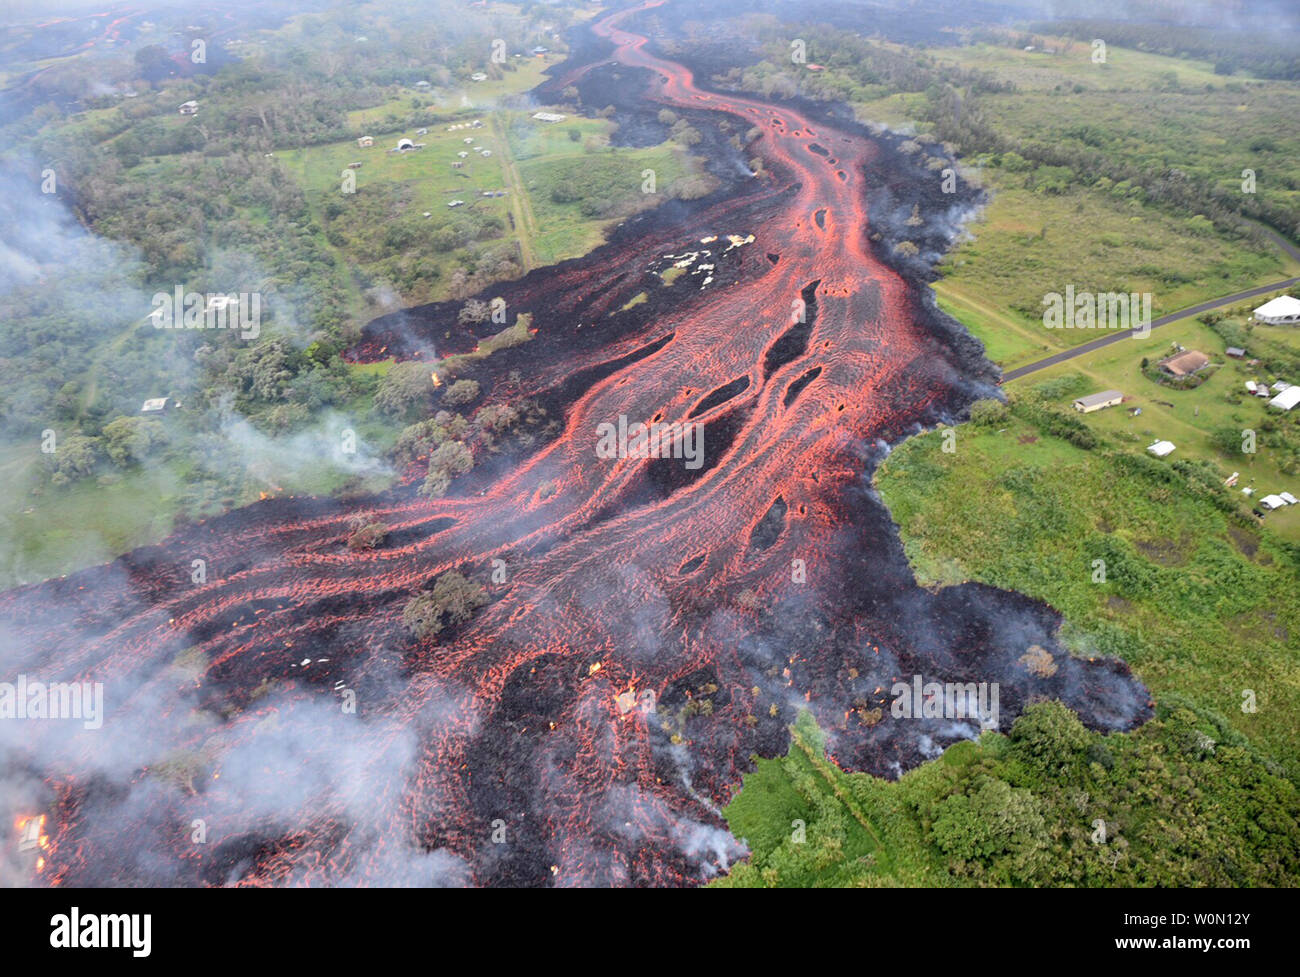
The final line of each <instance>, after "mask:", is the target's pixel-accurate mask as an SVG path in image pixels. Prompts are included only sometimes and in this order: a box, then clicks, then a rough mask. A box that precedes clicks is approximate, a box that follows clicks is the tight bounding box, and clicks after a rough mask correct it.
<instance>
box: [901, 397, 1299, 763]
mask: <svg viewBox="0 0 1300 977" xmlns="http://www.w3.org/2000/svg"><path fill="white" fill-rule="evenodd" d="M1102 413H1106V412H1102ZM1111 414H1112V417H1111V418H1108V419H1107V423H1114V424H1123V423H1124V419H1123V416H1122V415H1121V414H1120V413H1119V411H1118V409H1115V408H1112V409H1111ZM1139 422H1140V421H1139ZM1114 440H1115V442H1117V443H1116V444H1115V445H1113V446H1112V445H1108V444H1103V445H1101V446H1099V447H1097V448H1094V449H1092V450H1090V451H1085V450H1082V449H1079V448H1076V447H1074V446H1072V445H1069V444H1066V443H1065V442H1063V441H1061V440H1059V439H1057V438H1054V437H1051V436H1049V435H1045V434H1043V432H1042V431H1041V430H1039V429H1038V428H1037V427H1035V426H1034V425H1033V424H1031V423H1029V422H1027V421H1025V420H1022V419H1020V418H1019V417H1014V416H1013V417H1011V418H1009V419H1008V420H1006V421H1005V422H1002V423H999V424H998V425H997V428H996V429H994V428H991V427H990V428H985V427H979V426H975V425H969V424H968V425H965V426H963V427H962V428H960V429H959V430H958V435H957V451H956V452H955V453H953V454H944V453H943V452H942V451H941V450H940V437H939V435H938V434H937V433H935V432H930V433H927V434H922V435H920V436H918V437H916V438H914V439H912V440H911V441H908V442H907V443H905V444H904V445H903V446H901V447H900V448H899V449H898V450H896V451H895V452H894V453H893V454H892V455H891V456H890V458H889V459H888V460H887V462H886V463H885V464H884V465H882V466H881V469H880V471H879V473H878V475H877V479H876V481H877V485H878V487H879V488H880V491H881V494H882V496H883V497H884V499H885V502H886V503H887V504H888V505H889V507H890V511H891V512H892V513H893V516H894V520H895V522H897V524H898V525H899V527H900V531H901V533H902V537H903V541H904V547H905V549H906V552H907V554H908V557H909V559H910V560H911V562H912V564H913V567H914V569H915V570H916V573H917V576H918V579H919V580H920V581H921V582H922V583H923V584H936V583H937V584H952V583H956V582H958V581H961V580H966V579H974V580H981V581H984V582H986V583H990V584H993V585H995V586H999V587H1005V588H1008V589H1012V590H1017V591H1021V592H1023V593H1027V594H1029V595H1031V596H1033V597H1037V598H1039V599H1041V600H1044V601H1046V602H1047V603H1049V604H1051V605H1052V606H1053V607H1055V608H1057V609H1059V610H1060V611H1061V612H1062V613H1063V614H1064V615H1065V617H1066V620H1067V622H1068V625H1069V634H1070V636H1071V643H1072V644H1073V646H1074V647H1075V648H1076V650H1078V651H1079V652H1082V653H1093V654H1095V653H1097V652H1103V653H1107V654H1119V655H1121V656H1122V657H1123V658H1124V659H1125V660H1127V661H1128V662H1129V663H1130V664H1131V665H1132V666H1133V668H1134V670H1135V671H1136V672H1137V674H1138V675H1139V676H1140V677H1141V678H1142V679H1143V681H1145V682H1147V683H1148V685H1149V686H1150V687H1151V689H1152V690H1153V691H1154V692H1155V693H1156V694H1157V697H1159V696H1160V695H1161V694H1162V693H1166V692H1172V693H1178V694H1182V695H1185V696H1187V697H1189V698H1190V699H1191V700H1192V701H1194V702H1195V703H1196V704H1197V705H1199V706H1201V707H1203V708H1205V709H1209V710H1212V711H1214V712H1216V713H1220V714H1223V715H1225V716H1228V717H1229V721H1230V722H1231V723H1232V724H1233V726H1234V728H1236V729H1238V730H1239V731H1240V732H1241V733H1242V734H1244V735H1247V736H1249V737H1251V738H1252V739H1253V740H1254V741H1255V742H1257V743H1259V744H1261V745H1262V746H1263V747H1264V748H1265V749H1266V750H1267V751H1268V752H1269V753H1270V755H1272V756H1273V757H1274V758H1275V759H1277V760H1278V761H1279V762H1281V763H1284V764H1287V765H1288V767H1289V768H1290V769H1291V771H1292V773H1293V774H1294V773H1296V772H1297V771H1300V766H1298V765H1297V763H1298V761H1297V759H1296V758H1297V757H1300V731H1297V728H1296V725H1295V723H1294V721H1293V720H1294V716H1295V715H1296V713H1297V709H1300V662H1297V660H1296V658H1295V655H1294V653H1293V646H1294V635H1296V634H1297V633H1300V630H1298V629H1300V598H1297V596H1296V592H1295V580H1296V565H1295V557H1294V556H1293V555H1288V554H1287V553H1286V552H1285V551H1284V550H1283V549H1282V548H1281V545H1280V541H1279V540H1278V539H1277V538H1276V537H1275V536H1274V535H1273V533H1272V532H1271V531H1268V530H1260V529H1258V528H1256V527H1253V526H1251V525H1250V524H1249V522H1246V521H1241V520H1238V519H1234V518H1232V517H1231V516H1229V515H1228V514H1227V513H1225V512H1224V511H1222V510H1221V509H1220V508H1218V507H1217V506H1216V505H1215V504H1213V502H1212V501H1211V499H1210V498H1209V496H1210V495H1213V494H1214V493H1215V492H1216V491H1222V490H1219V489H1218V488H1217V484H1216V485H1215V487H1214V488H1208V487H1207V488H1196V487H1194V486H1191V485H1189V483H1188V481H1187V479H1186V478H1185V477H1183V476H1182V475H1179V474H1177V473H1175V472H1173V469H1172V468H1171V467H1170V465H1169V463H1167V462H1157V461H1154V460H1150V461H1149V462H1147V461H1146V459H1145V456H1144V455H1143V452H1142V448H1141V447H1140V445H1138V444H1137V443H1130V442H1128V441H1126V440H1124V439H1121V438H1119V437H1116V438H1115V439H1114ZM1136 441H1141V438H1137V439H1136ZM1121 455H1122V456H1126V457H1133V456H1136V457H1137V458H1138V459H1139V460H1138V463H1137V467H1135V466H1133V465H1129V464H1125V463H1124V462H1123V461H1122V460H1121V459H1120V458H1119V457H1118V456H1121ZM1149 472H1150V473H1149ZM1151 473H1154V474H1151ZM1096 559H1102V560H1105V561H1106V563H1107V565H1108V570H1107V575H1106V576H1107V579H1106V582H1100V583H1097V582H1094V570H1095V569H1096V568H1095V566H1094V563H1093V561H1094V560H1096ZM1245 689H1254V690H1256V691H1257V693H1258V694H1259V696H1260V697H1261V701H1263V698H1264V697H1267V699H1268V705H1267V707H1261V709H1260V711H1259V712H1258V713H1255V714H1249V715H1247V714H1243V713H1242V712H1241V710H1240V709H1239V708H1238V707H1239V705H1240V703H1241V697H1242V692H1243V690H1245Z"/></svg>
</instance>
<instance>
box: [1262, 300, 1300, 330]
mask: <svg viewBox="0 0 1300 977" xmlns="http://www.w3.org/2000/svg"><path fill="white" fill-rule="evenodd" d="M1254 317H1255V321H1256V322H1264V323H1267V324H1268V325H1270V326H1294V325H1297V324H1300V299H1297V298H1293V297H1292V296H1290V295H1279V296H1278V297H1277V298H1275V299H1270V300H1269V301H1267V302H1265V303H1264V304H1263V305H1261V306H1260V307H1259V308H1258V309H1256V310H1255V312H1254Z"/></svg>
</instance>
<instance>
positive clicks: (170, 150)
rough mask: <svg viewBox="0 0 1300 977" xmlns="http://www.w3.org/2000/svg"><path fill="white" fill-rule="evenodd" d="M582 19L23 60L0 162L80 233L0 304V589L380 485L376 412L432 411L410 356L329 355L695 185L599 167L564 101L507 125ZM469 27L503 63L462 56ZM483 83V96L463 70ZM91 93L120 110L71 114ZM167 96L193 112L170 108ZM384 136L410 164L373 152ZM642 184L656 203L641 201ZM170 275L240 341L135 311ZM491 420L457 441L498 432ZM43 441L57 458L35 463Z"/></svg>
mask: <svg viewBox="0 0 1300 977" xmlns="http://www.w3.org/2000/svg"><path fill="white" fill-rule="evenodd" d="M590 15H591V12H590V11H586V10H575V9H570V8H567V7H565V8H554V9H552V8H549V7H541V6H538V5H534V4H523V5H520V4H509V3H495V2H494V3H491V4H488V5H484V6H482V7H477V6H476V7H472V8H468V9H467V8H464V6H463V5H460V4H453V3H450V2H449V0H435V2H434V4H433V5H432V6H430V5H429V4H422V5H416V4H410V3H405V2H402V0H398V2H394V3H385V4H383V5H380V6H379V7H367V8H366V9H365V10H361V11H357V12H352V13H348V14H346V15H345V14H344V13H343V12H341V11H327V12H321V13H310V14H303V15H301V16H297V17H294V18H292V19H291V20H289V21H287V22H286V23H284V24H283V26H281V27H279V28H277V29H266V30H258V31H253V32H251V33H250V36H249V37H247V38H244V39H243V40H242V41H241V44H240V46H239V48H238V50H237V52H236V53H237V55H238V58H239V59H240V60H238V61H236V62H233V63H230V64H227V65H225V66H223V67H222V68H221V69H220V70H218V71H216V72H214V73H212V74H198V75H195V76H193V77H184V78H180V77H176V75H175V73H174V72H172V71H171V68H172V67H174V65H172V64H171V62H170V61H168V59H167V57H166V52H165V51H163V49H162V48H161V47H159V46H158V45H157V44H155V43H153V42H152V40H151V39H150V37H149V36H148V35H147V34H146V35H145V36H144V37H143V38H142V42H141V43H139V44H136V45H133V46H131V47H127V46H125V45H124V46H123V47H122V48H121V49H118V50H116V51H112V50H102V49H96V50H95V51H93V52H87V53H86V55H85V56H84V57H74V58H69V59H66V60H65V61H63V62H61V63H59V64H57V65H56V64H51V65H42V67H46V68H48V69H49V70H47V71H43V72H41V73H40V76H39V78H38V79H36V80H34V82H33V85H32V86H31V87H30V88H29V89H28V93H29V94H31V95H33V96H34V97H36V98H37V100H38V101H39V99H40V97H41V94H42V93H44V94H45V95H47V96H49V98H50V99H51V100H50V101H49V102H48V103H47V104H42V105H40V106H39V107H38V108H36V109H35V110H34V111H33V112H31V113H30V114H29V115H27V116H25V117H23V118H20V119H18V120H17V121H15V122H13V123H11V124H9V125H6V126H5V127H3V130H2V131H3V134H4V136H5V137H6V149H5V150H4V152H3V159H4V161H5V162H6V164H12V165H13V167H14V169H15V170H16V171H19V172H22V171H25V170H28V169H30V168H31V166H32V165H34V164H33V163H32V160H40V161H41V165H42V166H44V165H46V164H47V163H48V165H49V166H51V167H52V168H53V169H54V171H55V172H56V173H57V175H58V185H59V189H60V196H61V198H62V199H63V200H65V201H75V208H76V214H75V216H76V217H77V218H78V219H79V220H80V221H81V222H82V223H83V224H84V225H85V227H86V228H88V229H89V230H90V231H91V232H92V233H93V235H94V236H87V235H85V234H83V233H82V232H81V229H80V228H76V227H75V225H74V226H72V227H69V228H66V229H65V233H66V236H67V240H68V245H69V249H71V250H72V253H71V254H65V255H64V258H65V264H66V266H67V271H66V273H65V274H64V275H62V276H61V285H62V287H61V288H60V289H56V290H51V289H50V288H49V287H48V282H46V281H44V280H39V281H35V282H33V283H32V284H30V285H24V286H19V287H17V288H14V289H12V290H10V291H8V292H7V294H6V295H5V296H4V299H3V303H2V304H0V339H3V340H4V342H5V346H6V355H5V357H3V358H0V381H3V383H0V388H2V389H3V391H4V392H3V394H0V418H2V419H3V420H4V421H5V430H6V441H7V442H9V445H8V447H6V448H4V453H3V464H4V467H5V471H6V474H7V475H8V476H9V483H10V484H11V485H13V486H14V487H15V491H14V492H12V493H10V494H9V495H8V496H7V501H6V502H5V503H4V504H3V505H0V522H2V523H3V524H5V525H7V526H9V527H10V528H11V529H12V530H13V533H12V536H11V538H12V539H13V540H14V549H13V552H12V553H9V554H6V558H5V559H4V560H3V563H4V565H0V585H3V584H6V583H13V582H17V581H19V580H28V579H33V578H35V577H39V576H47V575H56V574H59V573H64V572H67V571H69V570H72V569H76V568H78V567H81V566H84V565H88V564H92V563H95V562H99V561H101V560H104V559H107V558H110V557H111V556H113V555H116V554H117V553H119V552H122V551H124V550H127V549H130V548H132V547H134V546H137V545H141V544H144V543H148V542H152V541H155V540H157V539H158V538H160V537H161V536H162V535H164V534H165V533H166V532H168V531H170V529H171V528H172V526H173V525H174V523H175V521H176V520H178V519H180V520H186V519H191V520H192V519H196V518H201V517H204V516H207V515H211V514H214V513H216V512H219V511H222V510H225V509H227V508H230V507H233V506H236V505H239V504H243V503H246V502H248V501H251V500H255V499H257V498H258V497H259V496H260V495H262V494H275V493H280V492H312V493H318V492H330V491H348V492H355V491H358V490H360V489H362V488H368V489H371V490H373V489H377V488H381V487H383V486H384V485H385V484H386V483H387V482H388V481H390V480H391V478H392V473H391V472H390V471H388V470H387V469H386V468H385V466H384V464H383V461H382V460H381V459H382V456H383V455H384V454H385V453H386V452H388V451H389V450H390V449H391V448H392V447H393V445H394V442H395V440H396V434H397V432H396V430H394V429H393V427H392V424H391V417H392V416H394V415H395V416H398V417H400V418H401V419H402V420H404V421H406V422H411V421H414V420H418V419H419V418H420V417H422V416H426V415H427V413H428V412H429V411H430V410H432V408H433V400H434V396H433V392H432V389H431V381H430V376H429V374H430V368H429V367H428V366H427V365H425V366H420V365H418V364H414V365H411V366H398V367H396V368H392V366H391V364H375V365H367V366H357V365H354V364H348V363H345V362H344V361H343V360H342V359H341V357H340V355H339V354H340V352H341V351H342V350H344V349H346V348H347V346H348V345H350V344H351V343H352V342H353V341H354V340H355V339H356V338H357V336H358V334H359V331H360V329H361V327H362V325H363V324H364V323H365V322H366V321H368V320H369V319H370V318H372V317H374V316H375V315H378V314H380V313H384V312H388V311H391V310H392V309H394V308H398V307H402V306H408V305H412V304H417V303H422V302H429V301H437V300H443V299H446V298H464V297H466V296H468V295H471V294H474V293H475V292H478V291H480V290H481V289H484V288H487V287H489V286H490V285H491V284H492V283H494V282H497V281H501V280H506V279H512V278H515V277H518V276H519V275H521V274H522V273H524V272H525V271H527V270H529V269H530V268H533V267H536V266H537V265H538V264H540V263H549V262H553V261H558V260H561V259H564V258H569V257H574V256H577V255H580V254H583V253H585V252H586V251H587V250H589V249H590V248H591V247H593V246H594V245H596V244H599V243H600V240H601V237H602V234H603V230H604V228H606V227H608V226H609V225H610V224H612V223H614V222H615V221H617V220H618V219H620V218H621V217H622V216H625V215H627V214H629V213H632V212H634V211H635V210H637V209H639V208H640V207H643V206H647V205H649V204H651V203H658V202H660V201H662V200H663V199H664V198H665V197H666V196H668V195H672V194H679V195H685V194H691V193H698V192H701V187H702V186H703V184H701V183H700V179H701V178H700V176H699V174H700V172H701V170H700V167H699V164H698V161H696V160H693V159H692V158H691V157H690V156H689V155H688V144H689V136H690V133H687V132H684V131H683V132H677V133H676V134H675V136H674V139H673V140H672V141H670V142H667V143H664V144H662V145H660V146H651V147H646V148H641V149H635V150H622V149H616V148H612V147H611V146H610V138H611V136H612V134H613V133H614V131H615V124H614V123H613V122H611V121H610V120H609V119H608V118H607V117H606V116H605V115H602V116H601V117H598V118H590V119H589V118H582V117H579V116H576V115H574V114H573V113H574V112H575V109H574V108H572V107H568V106H560V107H559V109H560V111H562V112H565V113H568V114H570V116H571V117H570V119H569V120H568V121H567V122H566V123H565V124H564V125H563V126H552V125H548V124H546V123H544V122H541V121H539V120H534V119H532V118H531V113H532V112H533V111H535V109H533V108H528V109H525V108H524V106H525V105H526V102H525V101H524V100H523V99H522V98H521V97H520V96H521V93H523V92H525V91H527V90H528V89H530V88H532V87H534V86H536V85H537V84H539V83H540V82H541V81H542V80H543V79H544V77H545V76H544V75H543V72H544V70H545V69H546V68H547V67H549V66H550V65H553V64H554V63H556V61H558V60H559V59H561V58H562V57H563V53H562V52H556V53H554V54H548V55H546V56H540V57H539V56H523V55H522V53H521V52H523V51H526V50H528V49H530V48H531V47H532V46H534V45H536V44H539V43H544V44H546V45H549V46H552V47H554V46H555V43H556V42H555V38H554V37H552V35H553V34H556V33H558V32H562V31H563V30H564V28H565V26H566V25H567V24H569V23H572V22H574V21H575V20H579V19H584V18H586V17H589V16H590ZM489 28H490V34H489V33H488V31H489ZM159 29H160V30H162V27H161V26H160V27H159ZM163 33H164V35H165V34H166V31H164V32H163ZM361 36H364V37H365V38H366V40H365V42H364V43H362V42H359V41H358V40H357V38H358V37H361ZM484 36H492V37H500V38H502V39H503V40H504V41H505V42H506V45H507V49H508V50H509V51H512V52H516V53H518V56H514V55H512V56H511V57H510V58H508V59H507V61H506V62H505V63H503V64H496V63H490V62H489V63H485V49H484V45H483V44H482V38H483V37H484ZM4 43H5V44H6V45H7V44H8V41H6V42H4ZM15 50H16V49H15ZM479 71H481V72H483V73H484V74H486V76H487V78H486V80H484V81H475V80H472V79H471V77H470V76H471V74H472V73H475V72H479ZM154 78H156V79H158V80H156V81H151V80H150V79H154ZM103 79H109V80H110V81H111V82H113V83H116V84H118V86H119V88H120V90H121V91H125V90H126V89H128V88H129V89H132V90H133V93H134V94H133V96H132V97H130V98H124V97H121V95H113V94H104V95H102V96H101V95H96V96H93V97H83V98H82V101H81V102H80V103H77V102H75V101H73V100H71V99H69V97H68V96H76V95H82V94H83V93H84V92H85V91H87V90H88V89H89V87H90V80H94V81H95V84H96V85H98V83H99V82H100V81H101V80H103ZM420 82H426V84H418V83H420ZM189 99H195V100H197V101H198V103H199V106H200V108H199V113H198V114H197V115H195V116H181V115H179V114H178V113H177V111H176V109H177V106H178V105H179V104H180V103H181V102H184V101H187V100H189ZM574 133H576V134H577V138H576V139H575V138H574V135H573V134H574ZM362 136H371V137H372V138H373V139H374V145H373V146H370V147H365V148H363V147H362V146H360V145H358V141H357V140H358V139H359V138H360V137H362ZM403 137H407V138H411V139H412V140H413V141H414V142H416V143H419V144H422V146H423V148H421V149H418V150H410V151H407V152H396V151H393V152H390V151H389V150H392V149H395V147H396V145H397V142H398V139H399V138H403ZM466 139H469V140H471V143H470V144H467V143H466V142H465V140H466ZM462 152H463V153H465V154H466V156H465V157H463V158H462V157H461V156H460V155H459V154H460V153H462ZM516 156H517V157H518V158H519V160H520V161H521V162H520V163H516ZM355 164H360V165H359V166H356V165H355ZM453 164H456V165H453ZM645 168H651V169H655V170H656V173H657V174H658V187H657V189H658V193H657V194H654V195H647V194H645V193H643V192H642V191H643V186H642V183H643V180H642V175H641V174H642V170H643V169H645ZM33 173H34V174H38V173H39V170H35V171H33ZM562 187H563V188H564V189H563V190H561V188H562ZM556 193H559V194H560V195H561V196H563V197H564V200H563V201H562V202H558V203H557V202H555V201H554V200H552V196H553V195H554V194H556ZM489 194H490V195H489ZM534 198H536V199H537V201H539V202H541V206H542V207H543V208H545V215H544V216H545V218H546V223H545V224H543V223H541V222H539V220H538V217H537V215H535V214H534V212H533V208H534ZM453 200H461V201H463V203H462V204H459V205H457V206H456V207H449V206H448V205H449V204H450V203H451V202H452V201H453ZM68 223H69V224H73V222H72V221H71V220H69V221H68ZM65 250H67V249H65ZM177 286H179V287H181V288H183V289H185V290H187V291H199V292H209V291H223V292H224V291H228V290H238V291H241V292H243V291H256V292H257V293H258V294H259V295H260V297H261V303H262V304H261V312H262V316H261V322H260V334H259V335H258V336H256V337H253V338H248V339H241V338H240V337H239V336H238V335H237V334H232V333H230V332H228V331H226V330H203V331H193V330H181V331H173V330H162V329H154V328H152V327H150V324H149V323H148V322H147V321H142V320H143V317H144V316H145V314H146V313H147V312H148V311H149V309H150V303H149V297H150V295H151V294H152V293H154V292H155V291H162V292H165V293H167V294H169V295H170V294H171V293H172V290H173V289H174V288H176V287H177ZM87 296H96V298H95V300H94V301H89V302H88V301H86V297H87ZM106 313H107V314H106ZM528 338H530V334H529V333H528V332H527V326H526V325H520V324H516V326H515V327H510V328H506V329H503V330H502V332H501V333H499V334H498V335H497V336H496V337H492V338H491V339H488V340H485V341H484V342H483V343H482V344H481V345H480V347H479V349H478V350H477V351H476V352H474V353H470V354H465V355H464V356H461V357H453V358H450V359H449V360H448V361H446V362H445V363H444V364H442V365H441V366H440V369H442V371H443V373H444V375H445V376H447V377H448V378H450V377H451V375H452V374H454V373H456V372H459V371H464V370H468V369H471V368H472V366H473V365H474V364H475V363H476V362H477V361H478V360H479V359H481V357H482V356H485V355H489V354H490V353H491V351H492V350H493V349H497V348H503V347H504V346H506V345H513V344H515V343H519V342H525V341H527V339H528ZM477 382H478V381H477V380H474V379H465V380H464V381H463V382H458V383H456V384H455V385H454V386H453V388H452V390H449V391H447V392H446V393H445V394H444V395H443V401H442V402H443V403H444V404H445V405H446V406H447V407H451V408H456V407H465V406H468V405H470V404H472V403H474V402H475V401H476V400H477V399H478V398H479V397H481V396H482V395H483V394H484V393H487V391H481V390H475V389H474V387H473V385H474V384H476V383H477ZM453 390H454V392H452V391H453ZM471 392H473V396H470V394H471ZM162 396H168V397H170V398H171V400H172V404H173V409H172V410H170V411H169V412H168V413H167V415H166V416H164V417H160V418H158V419H156V420H148V421H145V420H142V419H141V418H140V417H139V412H140V405H141V403H142V402H143V401H144V400H145V399H146V398H153V397H162ZM177 402H179V406H177ZM517 406H518V405H516V407H517ZM522 413H523V414H525V415H528V414H529V409H528V408H524V409H523V411H522ZM488 418H489V420H491V421H492V423H490V424H487V425H486V426H485V427H483V428H481V429H476V432H480V433H476V434H475V436H474V438H473V439H472V440H471V442H470V447H471V449H472V450H473V451H479V450H502V448H503V447H504V444H505V442H504V441H503V436H504V435H505V434H509V436H510V438H514V437H515V436H516V434H518V433H519V432H513V429H509V430H507V428H509V425H507V428H499V427H495V426H494V425H496V424H497V423H499V421H500V416H499V414H494V413H493V412H491V411H489V414H488ZM47 430H52V431H53V432H54V433H55V435H56V441H57V445H58V447H57V450H56V451H55V452H54V453H53V454H42V453H41V452H40V451H39V450H38V449H39V445H38V439H39V438H41V437H42V434H43V432H44V431H47ZM512 432H513V433H512ZM520 436H522V437H534V436H535V433H530V432H524V433H523V434H522V435H520ZM488 440H491V441H492V446H491V447H490V448H488V447H486V445H487V442H488ZM345 443H346V444H347V445H349V446H348V447H341V446H342V445H344V444H345ZM367 459H369V460H367ZM96 495H98V497H99V498H100V499H101V500H102V503H101V504H100V505H93V504H88V501H87V500H88V499H89V498H90V497H92V496H96ZM141 498H146V499H148V504H147V505H143V506H142V505H140V499H141Z"/></svg>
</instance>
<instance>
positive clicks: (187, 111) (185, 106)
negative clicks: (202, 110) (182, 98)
mask: <svg viewBox="0 0 1300 977" xmlns="http://www.w3.org/2000/svg"><path fill="white" fill-rule="evenodd" d="M176 111H178V112H179V113H180V114H181V115H198V113H199V103H198V102H196V101H194V100H193V99H190V100H189V101H188V102H182V103H181V104H180V108H178V109H177V110H176Z"/></svg>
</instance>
